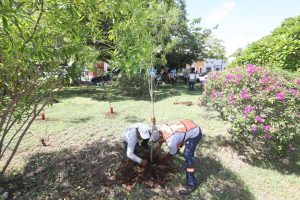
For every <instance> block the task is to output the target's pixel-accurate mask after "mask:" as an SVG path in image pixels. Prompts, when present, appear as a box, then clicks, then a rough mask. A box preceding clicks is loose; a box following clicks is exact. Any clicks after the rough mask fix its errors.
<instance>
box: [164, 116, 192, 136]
mask: <svg viewBox="0 0 300 200" xmlns="http://www.w3.org/2000/svg"><path fill="white" fill-rule="evenodd" d="M196 127H197V124H195V123H194V122H192V121H191V120H189V119H185V120H182V121H178V122H173V123H168V124H166V125H163V126H161V127H160V132H161V133H162V138H163V140H164V141H166V140H167V139H168V138H169V137H171V136H172V135H173V134H175V133H183V134H185V133H186V132H188V131H190V130H191V129H193V128H196Z"/></svg>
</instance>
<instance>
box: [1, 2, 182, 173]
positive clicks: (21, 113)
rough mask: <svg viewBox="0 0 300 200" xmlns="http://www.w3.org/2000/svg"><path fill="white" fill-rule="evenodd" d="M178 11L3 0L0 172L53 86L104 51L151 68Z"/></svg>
mask: <svg viewBox="0 0 300 200" xmlns="http://www.w3.org/2000/svg"><path fill="white" fill-rule="evenodd" d="M137 8H138V9H137ZM176 13H177V11H176V8H175V7H172V6H170V5H168V4H167V3H165V2H164V1H155V0H152V1H148V0H147V1H146V0H142V1H141V0H104V1H103V0H76V1H69V0H37V1H18V0H4V1H0V96H1V99H0V111H1V115H0V119H1V120H0V160H1V162H2V161H3V159H4V158H5V160H4V161H3V163H4V166H2V170H0V174H3V173H4V171H5V170H6V169H7V167H8V164H9V163H10V161H11V159H12V158H13V156H14V154H15V152H16V150H17V148H18V146H19V145H20V143H21V141H22V138H23V137H24V135H25V134H26V132H27V130H28V129H29V127H30V126H31V124H32V122H33V120H34V119H35V118H36V116H38V115H39V113H40V112H41V111H42V110H43V108H44V107H45V105H47V104H48V103H49V102H51V98H52V97H53V96H52V95H51V94H52V92H53V91H55V90H57V89H59V88H61V87H62V86H63V85H64V84H65V83H68V82H69V79H70V78H71V77H72V76H76V75H78V74H79V73H80V71H81V70H80V69H81V68H83V67H85V66H87V65H89V63H90V65H92V66H93V65H94V63H95V62H96V60H97V59H99V58H100V59H101V58H108V57H110V60H111V63H112V64H113V65H116V66H118V67H119V68H120V69H122V70H123V71H125V72H126V73H132V72H135V71H136V70H140V69H141V68H148V67H149V66H150V65H151V64H152V63H153V61H154V60H155V58H154V56H153V55H155V53H156V51H158V49H159V41H160V40H162V39H163V37H164V36H165V35H167V34H168V30H169V27H170V26H171V25H172V23H173V18H174V19H176ZM15 125H17V126H15ZM12 127H15V129H14V130H13V129H12ZM10 149H12V151H11V150H10ZM4 155H6V156H4Z"/></svg>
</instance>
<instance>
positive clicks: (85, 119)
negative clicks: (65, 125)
mask: <svg viewBox="0 0 300 200" xmlns="http://www.w3.org/2000/svg"><path fill="white" fill-rule="evenodd" d="M92 118H93V117H83V118H76V119H72V120H71V121H70V122H71V123H73V124H78V123H86V122H88V121H89V120H91V119H92Z"/></svg>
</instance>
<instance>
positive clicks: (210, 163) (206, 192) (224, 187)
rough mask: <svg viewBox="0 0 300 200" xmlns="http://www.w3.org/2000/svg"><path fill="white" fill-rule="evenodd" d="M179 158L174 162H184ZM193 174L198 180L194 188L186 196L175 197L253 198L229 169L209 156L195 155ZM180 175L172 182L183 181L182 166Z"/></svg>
mask: <svg viewBox="0 0 300 200" xmlns="http://www.w3.org/2000/svg"><path fill="white" fill-rule="evenodd" d="M180 157H181V158H180V159H179V158H177V159H176V162H177V163H179V162H180V163H181V164H182V165H183V164H184V160H183V159H182V157H183V155H182V154H181V156H180ZM194 163H195V170H196V172H195V176H196V179H197V182H198V186H197V188H196V190H195V191H194V192H193V193H192V194H191V195H190V196H188V197H186V198H182V196H179V195H177V194H174V195H175V197H176V199H201V200H202V199H203V200H204V199H244V200H252V199H255V198H254V196H253V195H252V193H251V192H250V191H249V189H248V188H247V187H246V186H245V184H244V182H243V181H242V180H241V179H240V178H239V177H238V176H237V175H236V174H235V173H234V172H232V171H231V170H229V169H227V168H226V167H224V166H223V165H222V164H221V163H220V162H219V161H217V160H215V159H214V158H212V157H210V156H200V157H197V156H195V158H194ZM182 169H183V171H182V176H177V177H176V178H175V179H174V180H173V181H172V183H175V184H178V183H182V184H184V183H185V169H184V165H183V166H182Z"/></svg>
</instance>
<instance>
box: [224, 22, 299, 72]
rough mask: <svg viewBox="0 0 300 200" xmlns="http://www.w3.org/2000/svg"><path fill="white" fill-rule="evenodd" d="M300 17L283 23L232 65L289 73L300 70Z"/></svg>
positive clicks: (251, 45) (242, 54)
mask: <svg viewBox="0 0 300 200" xmlns="http://www.w3.org/2000/svg"><path fill="white" fill-rule="evenodd" d="M299 57H300V16H297V17H291V18H288V19H286V20H284V21H283V23H282V24H281V26H280V27H278V28H276V29H275V30H274V31H273V32H272V33H271V34H270V35H268V36H265V37H263V38H261V39H260V40H258V41H256V42H253V43H252V44H250V45H249V46H248V47H247V48H246V49H245V50H244V51H243V52H242V53H241V55H240V56H239V57H238V58H237V59H236V60H235V61H234V62H232V63H231V64H230V66H237V65H241V64H248V63H251V64H255V65H261V66H268V67H271V68H282V69H285V70H289V71H297V70H299V69H300V59H299Z"/></svg>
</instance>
